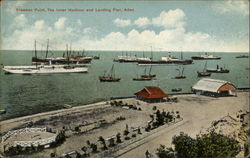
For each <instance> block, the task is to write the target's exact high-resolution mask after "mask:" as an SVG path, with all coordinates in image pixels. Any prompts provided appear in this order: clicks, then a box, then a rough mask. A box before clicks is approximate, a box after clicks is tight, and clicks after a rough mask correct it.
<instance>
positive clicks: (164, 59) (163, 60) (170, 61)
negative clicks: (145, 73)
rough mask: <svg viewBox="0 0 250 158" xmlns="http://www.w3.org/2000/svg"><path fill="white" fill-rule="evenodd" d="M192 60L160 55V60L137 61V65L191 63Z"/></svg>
mask: <svg viewBox="0 0 250 158" xmlns="http://www.w3.org/2000/svg"><path fill="white" fill-rule="evenodd" d="M192 63H193V60H189V59H187V60H184V59H178V58H175V57H172V56H171V55H168V56H164V57H161V60H151V61H138V65H162V64H183V65H186V64H192Z"/></svg>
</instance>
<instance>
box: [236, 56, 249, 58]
mask: <svg viewBox="0 0 250 158" xmlns="http://www.w3.org/2000/svg"><path fill="white" fill-rule="evenodd" d="M235 58H249V55H239V56H236V57H235Z"/></svg>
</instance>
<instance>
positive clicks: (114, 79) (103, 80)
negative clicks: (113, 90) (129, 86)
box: [99, 77, 121, 82]
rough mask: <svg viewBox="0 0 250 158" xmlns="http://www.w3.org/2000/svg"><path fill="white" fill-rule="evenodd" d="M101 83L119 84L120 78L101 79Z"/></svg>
mask: <svg viewBox="0 0 250 158" xmlns="http://www.w3.org/2000/svg"><path fill="white" fill-rule="evenodd" d="M99 80H100V82H119V81H120V80H121V79H120V78H110V77H99Z"/></svg>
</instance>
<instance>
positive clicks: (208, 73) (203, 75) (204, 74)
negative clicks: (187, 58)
mask: <svg viewBox="0 0 250 158" xmlns="http://www.w3.org/2000/svg"><path fill="white" fill-rule="evenodd" d="M206 69H207V62H206V63H205V66H204V69H203V71H202V72H199V71H197V74H198V77H205V76H211V73H210V72H206Z"/></svg>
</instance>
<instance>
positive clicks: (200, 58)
mask: <svg viewBox="0 0 250 158" xmlns="http://www.w3.org/2000/svg"><path fill="white" fill-rule="evenodd" d="M191 58H192V59H193V60H219V59H221V57H219V56H214V55H208V54H207V53H205V55H197V56H192V57H191Z"/></svg>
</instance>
